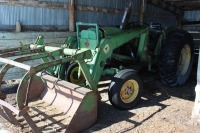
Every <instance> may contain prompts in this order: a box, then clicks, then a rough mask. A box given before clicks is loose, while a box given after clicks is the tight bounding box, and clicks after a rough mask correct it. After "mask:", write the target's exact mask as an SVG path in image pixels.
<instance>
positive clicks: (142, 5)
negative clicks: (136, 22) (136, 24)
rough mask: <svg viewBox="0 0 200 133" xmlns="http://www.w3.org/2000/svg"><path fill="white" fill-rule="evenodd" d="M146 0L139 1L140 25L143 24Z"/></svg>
mask: <svg viewBox="0 0 200 133" xmlns="http://www.w3.org/2000/svg"><path fill="white" fill-rule="evenodd" d="M146 5H147V0H141V9H140V25H143V23H144V15H145V11H146Z"/></svg>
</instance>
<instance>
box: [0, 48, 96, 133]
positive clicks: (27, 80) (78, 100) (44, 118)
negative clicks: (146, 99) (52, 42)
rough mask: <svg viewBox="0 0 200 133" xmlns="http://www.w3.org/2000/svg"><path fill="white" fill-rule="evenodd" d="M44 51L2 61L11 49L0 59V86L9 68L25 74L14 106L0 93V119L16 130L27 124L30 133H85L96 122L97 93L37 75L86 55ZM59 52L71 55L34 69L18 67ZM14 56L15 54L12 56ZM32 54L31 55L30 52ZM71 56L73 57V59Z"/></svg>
mask: <svg viewBox="0 0 200 133" xmlns="http://www.w3.org/2000/svg"><path fill="white" fill-rule="evenodd" d="M45 49H48V47H46V48H45V47H43V48H42V49H41V48H39V49H37V48H36V49H34V51H35V53H36V54H35V55H31V56H23V57H20V58H17V59H15V60H9V59H5V58H2V57H4V56H6V55H7V56H8V55H12V53H13V51H14V50H15V49H12V50H10V51H9V50H8V51H6V53H3V54H1V55H0V61H1V62H4V63H5V65H4V66H3V67H2V69H1V71H0V84H1V83H2V79H3V76H4V75H5V73H6V72H7V71H8V69H9V68H11V67H13V66H17V67H20V68H23V69H25V70H27V73H26V74H25V75H24V77H23V78H22V80H21V82H20V84H19V87H18V90H17V94H16V104H15V105H12V104H11V103H9V102H6V98H5V97H4V95H3V94H2V93H1V99H0V105H1V108H0V115H1V116H2V117H3V118H5V119H6V120H7V121H9V122H11V123H12V124H15V125H17V126H21V127H26V126H27V124H28V125H29V126H30V127H31V129H32V131H34V132H37V133H39V132H69V133H77V132H80V131H82V130H84V129H87V128H88V127H90V126H91V125H92V124H93V123H94V122H95V121H96V119H97V93H96V92H95V91H92V90H90V89H87V88H84V87H80V86H78V85H74V84H72V83H69V82H67V81H64V80H60V79H58V78H55V77H53V76H50V75H48V74H46V73H45V72H41V71H42V70H44V69H46V68H48V67H51V66H54V65H58V64H61V63H65V62H68V61H70V60H71V59H74V58H79V59H81V57H82V56H81V55H84V58H86V57H87V56H86V55H87V52H84V51H82V52H83V53H82V52H78V51H76V52H73V50H72V51H70V50H66V49H65V50H64V49H56V50H55V51H52V52H45V51H46V50H45ZM17 50H18V49H17ZM38 50H42V51H43V53H42V54H38ZM60 51H68V53H71V55H70V56H67V57H63V58H62V59H58V60H55V61H52V62H51V61H49V62H46V63H42V64H39V65H37V66H35V67H31V66H28V65H25V64H22V63H20V62H23V61H27V60H30V59H38V58H44V57H48V56H52V55H53V54H56V53H61V52H60ZM9 52H10V53H9ZM29 52H30V51H29ZM29 52H27V50H25V51H23V52H19V53H20V54H23V55H24V54H26V53H27V54H30V53H29ZM16 53H17V52H16V51H15V52H14V53H13V54H16ZM32 53H34V52H33V51H32ZM73 53H76V54H74V55H73ZM4 98H5V99H4Z"/></svg>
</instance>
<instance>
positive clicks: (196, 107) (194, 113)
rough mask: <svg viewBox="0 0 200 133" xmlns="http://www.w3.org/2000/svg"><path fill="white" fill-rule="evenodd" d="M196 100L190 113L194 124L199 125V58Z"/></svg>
mask: <svg viewBox="0 0 200 133" xmlns="http://www.w3.org/2000/svg"><path fill="white" fill-rule="evenodd" d="M195 91H196V98H195V103H194V107H193V111H192V119H193V121H194V122H197V123H200V56H199V61H198V68H197V85H196V87H195Z"/></svg>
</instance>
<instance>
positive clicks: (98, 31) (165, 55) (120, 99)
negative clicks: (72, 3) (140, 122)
mask: <svg viewBox="0 0 200 133" xmlns="http://www.w3.org/2000/svg"><path fill="white" fill-rule="evenodd" d="M130 9H131V6H130V5H129V7H128V8H127V9H126V11H125V15H124V17H123V20H122V24H121V25H120V28H117V27H116V28H115V27H112V28H111V27H99V26H98V25H97V24H88V23H77V24H76V29H77V34H76V36H73V37H69V38H68V39H67V41H66V42H65V44H64V46H65V47H69V48H73V49H90V50H91V51H92V58H91V59H89V60H85V62H86V63H87V67H88V68H89V73H90V74H91V75H92V80H90V79H87V74H86V73H85V71H84V70H83V67H82V64H81V63H80V62H78V61H77V62H76V61H74V62H71V63H70V64H68V65H67V67H66V75H65V76H66V78H65V79H66V80H67V81H69V82H72V83H74V84H78V85H89V84H92V83H94V89H93V90H95V89H97V84H98V81H99V80H100V77H101V76H102V75H113V78H112V81H111V83H110V86H109V90H108V95H109V100H110V102H111V103H112V105H113V106H114V107H116V108H118V109H122V110H124V109H131V108H133V107H134V106H135V105H136V103H137V102H138V101H139V99H140V97H141V94H142V90H143V83H142V80H141V78H140V76H139V75H138V72H139V71H140V70H142V68H144V67H146V68H147V69H148V70H149V71H151V70H152V66H156V68H158V69H157V72H159V75H160V79H161V81H162V82H163V84H165V85H168V86H170V87H174V86H181V85H183V84H184V83H185V82H186V81H187V79H188V77H189V75H190V72H191V68H192V64H193V49H194V44H193V38H192V37H191V35H190V34H189V33H188V32H186V31H184V30H181V29H178V28H175V27H169V28H167V29H165V30H162V28H161V25H160V24H156V23H152V24H151V25H150V26H144V25H139V24H137V23H129V22H128V19H129V17H130V14H131V11H130ZM82 70H83V71H82ZM84 75H85V76H84ZM89 82H91V83H89ZM90 87H91V86H90Z"/></svg>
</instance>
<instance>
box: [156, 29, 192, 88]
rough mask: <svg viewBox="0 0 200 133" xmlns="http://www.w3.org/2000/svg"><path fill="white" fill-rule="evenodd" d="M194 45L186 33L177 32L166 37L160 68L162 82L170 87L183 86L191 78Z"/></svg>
mask: <svg viewBox="0 0 200 133" xmlns="http://www.w3.org/2000/svg"><path fill="white" fill-rule="evenodd" d="M193 51H194V43H193V39H192V37H191V35H190V34H189V33H187V32H186V31H182V30H176V31H173V32H172V33H170V34H169V35H168V36H167V37H166V41H165V43H164V44H163V45H162V47H161V51H160V56H159V61H158V68H159V74H160V78H161V81H162V82H163V83H164V84H165V85H168V86H171V87H174V86H181V85H183V84H184V83H185V82H186V81H187V79H188V78H189V75H190V72H191V69H192V64H193V55H194V52H193Z"/></svg>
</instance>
